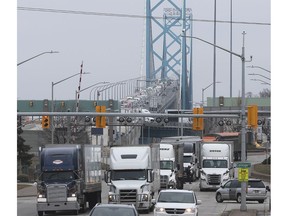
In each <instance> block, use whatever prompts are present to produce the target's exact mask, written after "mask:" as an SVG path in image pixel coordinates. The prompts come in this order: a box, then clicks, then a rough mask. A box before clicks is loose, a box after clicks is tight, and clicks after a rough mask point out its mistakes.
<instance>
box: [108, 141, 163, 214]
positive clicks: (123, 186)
mask: <svg viewBox="0 0 288 216" xmlns="http://www.w3.org/2000/svg"><path fill="white" fill-rule="evenodd" d="M105 181H106V183H107V185H108V187H109V193H108V203H114V204H116V203H123V204H134V205H135V207H136V209H137V210H145V211H147V212H150V210H151V209H152V207H153V204H152V202H151V201H152V198H153V197H154V195H156V194H155V193H158V191H159V190H160V152H159V143H158V144H156V143H155V144H151V145H137V146H114V147H111V149H110V169H109V170H108V171H106V172H105Z"/></svg>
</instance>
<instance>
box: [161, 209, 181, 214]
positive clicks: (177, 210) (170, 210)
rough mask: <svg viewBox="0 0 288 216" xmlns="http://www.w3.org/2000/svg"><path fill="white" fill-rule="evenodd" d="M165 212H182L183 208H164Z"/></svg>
mask: <svg viewBox="0 0 288 216" xmlns="http://www.w3.org/2000/svg"><path fill="white" fill-rule="evenodd" d="M165 211H166V213H167V214H172V215H173V214H177V215H178V214H184V212H185V209H177V208H166V209H165Z"/></svg>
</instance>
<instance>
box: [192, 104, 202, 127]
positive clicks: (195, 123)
mask: <svg viewBox="0 0 288 216" xmlns="http://www.w3.org/2000/svg"><path fill="white" fill-rule="evenodd" d="M193 114H203V107H201V108H193ZM192 129H193V130H203V129H204V119H203V118H198V117H197V118H196V117H194V118H193V127H192Z"/></svg>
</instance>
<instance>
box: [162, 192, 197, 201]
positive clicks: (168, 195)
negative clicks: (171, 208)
mask: <svg viewBox="0 0 288 216" xmlns="http://www.w3.org/2000/svg"><path fill="white" fill-rule="evenodd" d="M158 202H170V203H195V199H194V196H193V193H192V192H191V193H183V192H162V193H160V194H159V198H158Z"/></svg>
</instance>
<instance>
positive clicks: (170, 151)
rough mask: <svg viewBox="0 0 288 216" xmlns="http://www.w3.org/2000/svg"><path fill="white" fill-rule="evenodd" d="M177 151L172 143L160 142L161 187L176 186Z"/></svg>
mask: <svg viewBox="0 0 288 216" xmlns="http://www.w3.org/2000/svg"><path fill="white" fill-rule="evenodd" d="M176 167H177V166H176V163H175V151H174V148H173V145H172V144H166V143H160V179H161V181H160V186H161V189H167V188H176V179H175V169H176Z"/></svg>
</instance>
